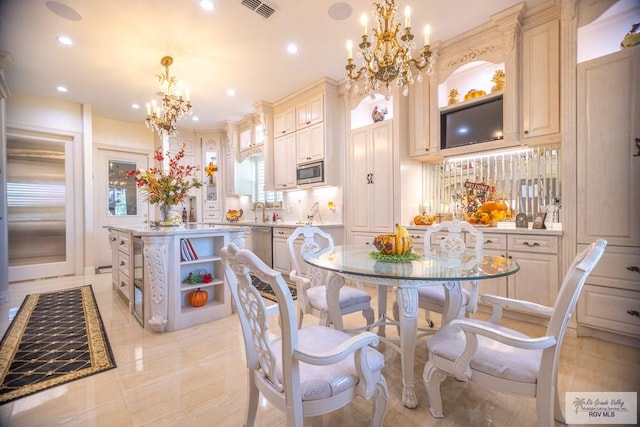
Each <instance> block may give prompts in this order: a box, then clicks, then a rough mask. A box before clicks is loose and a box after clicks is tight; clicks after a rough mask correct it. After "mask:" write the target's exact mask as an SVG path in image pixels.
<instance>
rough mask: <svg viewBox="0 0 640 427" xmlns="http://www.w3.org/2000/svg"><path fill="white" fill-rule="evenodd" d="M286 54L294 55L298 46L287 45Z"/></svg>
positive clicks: (293, 44)
mask: <svg viewBox="0 0 640 427" xmlns="http://www.w3.org/2000/svg"><path fill="white" fill-rule="evenodd" d="M287 52H289V53H290V54H292V55H293V54H294V53H298V45H297V44H295V43H289V44H288V45H287Z"/></svg>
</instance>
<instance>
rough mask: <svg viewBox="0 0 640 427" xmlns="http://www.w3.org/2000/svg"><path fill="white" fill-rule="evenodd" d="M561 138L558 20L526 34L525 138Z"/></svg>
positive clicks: (524, 54)
mask: <svg viewBox="0 0 640 427" xmlns="http://www.w3.org/2000/svg"><path fill="white" fill-rule="evenodd" d="M514 83H515V82H514ZM559 134H560V23H559V21H558V20H557V19H554V20H551V21H549V22H546V23H543V24H539V25H535V26H532V27H531V28H525V29H523V31H522V137H523V138H524V139H525V140H528V139H532V138H537V137H549V136H555V137H556V139H557V140H559V138H560V135H559Z"/></svg>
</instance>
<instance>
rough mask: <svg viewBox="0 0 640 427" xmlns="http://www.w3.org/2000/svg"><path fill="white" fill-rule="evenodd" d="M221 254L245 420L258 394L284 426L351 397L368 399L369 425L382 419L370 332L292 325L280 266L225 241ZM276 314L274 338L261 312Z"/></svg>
mask: <svg viewBox="0 0 640 427" xmlns="http://www.w3.org/2000/svg"><path fill="white" fill-rule="evenodd" d="M221 256H222V259H223V262H224V267H225V277H226V283H227V285H228V286H229V289H230V290H231V295H232V298H233V301H234V303H235V305H236V307H237V312H238V317H239V318H240V324H241V326H242V333H243V337H244V344H245V354H246V362H247V371H248V372H247V374H248V388H249V390H248V409H247V419H246V424H245V426H247V427H251V426H253V425H254V423H255V419H256V413H257V408H258V397H259V395H260V394H262V395H263V396H264V397H265V398H266V399H267V400H268V401H269V402H270V403H271V404H272V405H274V406H275V407H277V408H278V409H280V410H281V411H283V412H284V413H285V416H286V425H287V426H288V427H302V425H303V418H304V417H311V416H320V415H324V414H327V413H330V412H333V411H335V410H337V409H339V408H341V407H343V406H346V405H348V404H349V403H350V402H351V401H352V400H353V399H354V397H355V396H360V397H362V398H364V399H372V400H373V409H372V421H371V425H372V426H376V427H378V426H382V423H383V421H384V416H385V413H386V409H387V400H388V390H387V383H386V380H385V378H384V376H383V375H382V368H383V367H384V356H383V355H382V354H381V353H380V352H378V351H377V350H375V349H374V348H372V347H371V346H372V345H377V344H378V342H379V340H378V337H377V335H375V334H373V333H371V332H362V333H360V334H358V335H355V336H351V335H348V334H347V333H345V332H342V331H339V330H336V329H334V328H329V327H325V326H311V327H306V328H301V329H298V327H297V322H296V312H295V308H294V302H293V299H292V297H291V293H290V291H289V288H288V287H287V284H286V282H285V281H284V279H283V278H282V275H281V273H279V272H277V271H275V270H272V269H271V268H269V267H268V266H267V265H266V264H264V262H262V260H260V259H259V258H258V257H257V256H256V255H255V254H254V253H253V252H251V251H249V250H248V249H242V250H241V249H239V248H238V247H237V246H236V245H235V244H233V243H229V244H228V245H227V246H226V247H224V248H223V249H222V251H221ZM250 275H253V276H256V277H258V278H259V279H260V280H262V281H263V282H265V283H268V284H269V285H270V286H271V288H272V289H273V291H274V293H275V295H276V298H277V304H274V305H270V306H269V307H267V306H266V305H265V303H264V300H263V298H262V297H261V296H260V293H259V291H258V290H257V289H256V288H255V287H254V286H253V284H252V280H251V276H250ZM276 313H277V314H278V315H279V316H280V317H279V323H278V324H279V327H280V335H279V336H278V337H275V338H274V334H275V332H276V331H272V330H271V329H270V328H269V326H270V322H269V315H270V314H276ZM271 323H273V322H271Z"/></svg>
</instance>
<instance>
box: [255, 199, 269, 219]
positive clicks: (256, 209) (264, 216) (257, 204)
mask: <svg viewBox="0 0 640 427" xmlns="http://www.w3.org/2000/svg"><path fill="white" fill-rule="evenodd" d="M264 208H265V206H264V203H263V202H257V203H256V204H255V205H254V207H253V209H254V211H255V212H254V221H255V222H258V216H257V212H258V209H262V222H268V221H269V218H267V214H266V213H265V212H264Z"/></svg>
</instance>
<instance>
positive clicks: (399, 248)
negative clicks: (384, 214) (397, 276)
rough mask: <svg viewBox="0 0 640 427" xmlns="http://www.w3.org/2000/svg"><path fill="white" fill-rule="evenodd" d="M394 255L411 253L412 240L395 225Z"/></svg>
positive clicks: (402, 229) (406, 232) (405, 231)
mask: <svg viewBox="0 0 640 427" xmlns="http://www.w3.org/2000/svg"><path fill="white" fill-rule="evenodd" d="M395 236H396V255H404V254H407V253H409V252H411V249H412V248H413V239H412V238H411V236H410V235H409V231H408V230H407V229H406V228H404V227H403V226H401V225H400V224H396V234H395Z"/></svg>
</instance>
